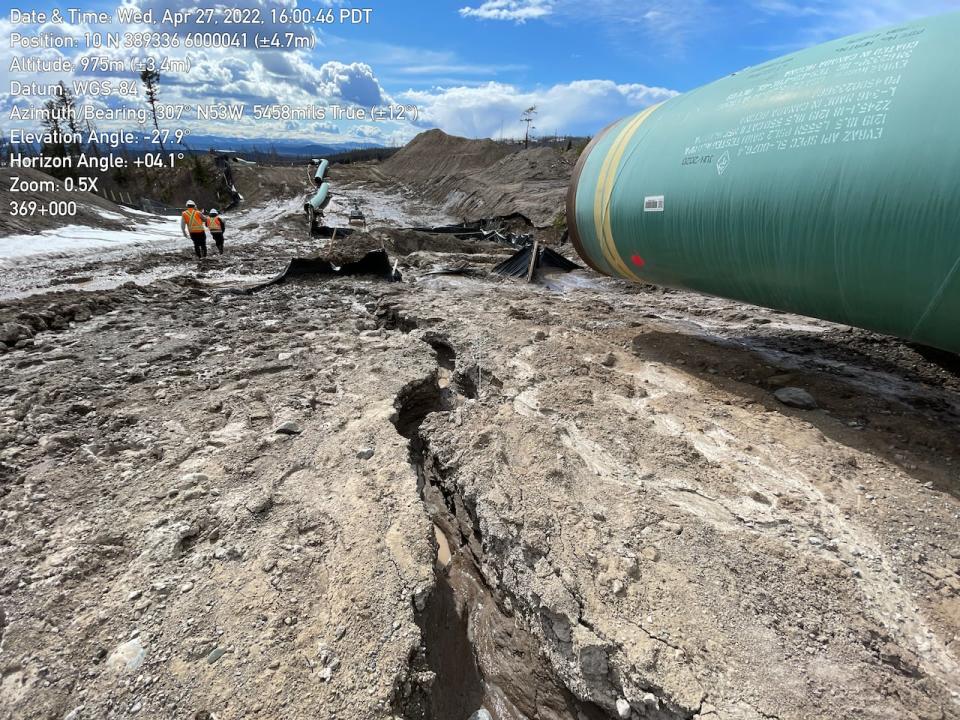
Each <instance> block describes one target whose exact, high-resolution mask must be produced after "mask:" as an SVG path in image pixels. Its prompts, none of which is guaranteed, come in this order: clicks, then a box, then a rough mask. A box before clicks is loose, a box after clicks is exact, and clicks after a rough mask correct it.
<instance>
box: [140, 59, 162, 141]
mask: <svg viewBox="0 0 960 720" xmlns="http://www.w3.org/2000/svg"><path fill="white" fill-rule="evenodd" d="M140 82H142V83H143V91H144V95H145V96H146V99H147V105H149V106H150V114H151V115H152V116H153V127H154V128H155V129H156V131H157V141H158V142H159V143H160V150H161V151H162V152H164V153H166V152H167V150H166V148H165V147H164V146H163V135H162V133H161V132H160V124H159V123H158V122H157V100H158V99H159V97H160V71H159V70H157V69H156V68H152V67H151V68H144V70H143V71H142V72H141V73H140Z"/></svg>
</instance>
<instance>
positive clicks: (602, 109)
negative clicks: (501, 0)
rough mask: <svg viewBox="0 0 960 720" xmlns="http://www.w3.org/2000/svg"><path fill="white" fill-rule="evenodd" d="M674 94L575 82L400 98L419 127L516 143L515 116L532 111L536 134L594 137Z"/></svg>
mask: <svg viewBox="0 0 960 720" xmlns="http://www.w3.org/2000/svg"><path fill="white" fill-rule="evenodd" d="M676 94H677V93H676V92H675V91H673V90H669V89H667V88H661V87H650V86H647V85H640V84H617V83H615V82H613V81H611V80H578V81H575V82H571V83H564V84H559V85H554V86H552V87H549V88H545V89H537V90H529V91H524V90H520V89H519V88H517V87H515V86H513V85H507V84H503V83H495V82H490V83H486V84H485V85H481V86H479V87H466V86H460V87H450V88H436V89H433V90H426V91H422V90H419V91H415V90H410V91H407V92H406V93H403V94H402V96H401V97H402V98H403V99H404V100H406V101H409V102H412V103H415V104H416V105H417V107H418V108H419V111H420V124H421V125H423V126H429V127H433V126H436V127H439V128H441V129H442V130H444V131H446V132H449V133H452V134H454V135H465V136H467V137H519V136H520V135H522V131H523V128H522V125H521V123H520V113H521V112H523V110H524V109H526V108H528V107H530V106H531V105H536V106H537V115H536V119H535V121H534V125H535V126H536V127H537V128H538V129H537V130H535V131H534V132H535V134H541V135H548V134H553V133H554V132H555V131H556V132H559V133H561V134H593V133H595V132H596V131H597V130H598V129H599V128H601V127H603V126H604V125H606V124H607V123H609V122H612V121H613V120H616V119H617V118H620V117H623V116H625V115H629V114H630V113H632V112H636V111H637V110H639V109H641V108H644V107H646V106H648V105H651V104H653V103H655V102H660V101H662V100H666V99H667V98H670V97H673V96H674V95H676Z"/></svg>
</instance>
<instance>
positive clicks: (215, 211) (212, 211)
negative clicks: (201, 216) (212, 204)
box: [207, 208, 220, 215]
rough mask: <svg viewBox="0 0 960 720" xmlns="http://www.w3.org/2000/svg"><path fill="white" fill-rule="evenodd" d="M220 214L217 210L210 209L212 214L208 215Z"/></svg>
mask: <svg viewBox="0 0 960 720" xmlns="http://www.w3.org/2000/svg"><path fill="white" fill-rule="evenodd" d="M219 214H220V213H218V212H217V209H216V208H210V212H208V213H207V215H219Z"/></svg>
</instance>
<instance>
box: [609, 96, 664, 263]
mask: <svg viewBox="0 0 960 720" xmlns="http://www.w3.org/2000/svg"><path fill="white" fill-rule="evenodd" d="M660 104H661V103H657V104H656V105H651V106H650V107H648V108H647V109H646V110H643V111H642V112H640V113H639V114H638V115H637V116H636V117H634V118H633V120H631V121H630V122H629V123H627V124H626V125H625V126H624V127H623V128H622V129H621V130H620V132H619V133H617V136H616V138H615V139H614V141H613V144H612V145H611V146H610V149H609V150H608V151H607V154H606V156H605V157H604V159H603V165H602V166H601V168H600V175H599V179H598V180H597V191H596V194H595V196H594V202H593V222H594V226H595V228H596V233H597V240H598V241H599V244H600V251H601V252H602V253H603V257H604V259H605V260H606V261H607V265H608V266H609V267H611V268H613V269H614V270H615V271H617V272H618V273H619V274H620V276H621V277H624V278H628V279H629V278H635V279H637V280H641V279H642V278H640V276H639V275H637V274H636V273H635V272H634V271H633V268H631V267H630V266H629V265H627V264H626V263H625V262H624V261H623V258H621V257H620V254H619V253H618V252H617V248H616V244H615V243H614V240H613V229H612V228H611V225H610V212H609V211H610V200H611V196H612V195H613V187H614V180H616V174H617V170H618V169H619V167H620V161H621V160H622V159H623V154H624V152H626V150H627V146H628V145H629V144H630V140H631V139H632V138H633V136H634V134H636V132H637V130H638V129H639V128H640V126H641V125H643V123H644V121H645V120H646V119H647V118H648V117H650V114H651V113H652V112H653V111H654V110H656V109H657V108H658V107H660Z"/></svg>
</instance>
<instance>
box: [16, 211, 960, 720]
mask: <svg viewBox="0 0 960 720" xmlns="http://www.w3.org/2000/svg"><path fill="white" fill-rule="evenodd" d="M251 222H253V221H251ZM256 227H259V222H258V225H257V226H255V227H252V228H250V229H249V230H250V231H253V230H254V229H255V228H256ZM271 232H272V233H273V234H274V235H279V237H281V238H286V239H287V240H288V241H289V243H297V245H296V247H305V246H306V244H307V241H305V240H303V239H302V238H300V239H297V238H296V235H295V233H296V232H298V229H297V227H296V225H295V223H294V221H293V220H291V221H290V224H289V227H287V226H286V225H283V224H282V223H281V225H280V226H278V227H277V228H271ZM287 234H289V237H288V236H287ZM383 237H385V238H386V239H387V240H389V239H390V234H389V233H388V234H386V235H384V236H383ZM470 242H471V241H464V242H463V243H462V247H457V245H456V244H455V243H454V242H453V241H450V240H449V239H447V240H445V245H444V250H445V252H444V253H431V252H430V251H426V252H424V251H423V250H418V252H416V253H415V254H412V255H409V256H404V257H401V270H402V271H403V273H404V282H402V283H388V282H385V281H382V280H379V279H374V278H362V277H361V278H353V279H302V280H297V281H291V282H287V283H285V284H282V285H277V286H274V287H271V288H267V289H265V290H262V291H260V292H257V293H254V294H249V295H243V294H234V293H232V292H225V291H223V290H221V289H218V288H219V287H222V286H224V285H236V284H237V283H238V282H239V280H240V279H241V278H240V276H241V275H243V276H249V277H265V276H267V275H269V274H271V273H273V272H274V271H275V270H276V269H277V266H278V265H280V264H281V261H282V258H283V257H284V256H285V251H286V250H287V249H288V248H289V247H291V245H290V244H288V243H286V242H281V243H275V244H269V243H268V244H263V243H260V244H256V245H253V244H251V245H249V246H244V245H243V244H242V243H240V244H239V245H238V246H237V247H236V248H235V250H234V252H235V254H234V255H233V256H230V257H229V258H227V256H225V260H223V261H222V262H225V263H227V262H228V263H233V264H235V265H236V266H237V267H242V272H240V271H237V272H231V273H219V274H218V270H217V266H216V265H212V266H211V267H212V269H211V270H207V271H203V272H200V273H198V272H196V271H195V270H193V269H191V270H190V271H189V272H184V273H181V274H180V275H178V276H177V275H175V276H173V277H167V278H162V279H158V280H156V281H154V282H152V283H149V284H145V285H143V286H139V287H138V286H134V285H123V286H120V287H115V288H107V289H103V290H99V291H98V292H96V293H82V292H79V291H77V290H76V289H72V290H70V291H68V292H66V293H63V294H59V295H58V294H56V293H55V292H52V291H51V292H48V293H38V294H34V295H31V296H29V297H26V298H21V299H16V300H8V301H6V302H4V303H3V304H2V306H0V324H4V323H14V324H16V325H19V326H21V327H20V328H19V329H15V328H11V326H10V325H4V331H5V333H6V335H5V337H6V339H7V340H12V339H14V336H17V335H21V336H23V337H22V338H21V339H20V340H19V345H20V347H19V348H12V347H11V348H10V349H7V350H6V351H5V352H4V353H3V354H2V355H0V397H2V400H3V402H2V411H0V448H2V449H0V462H2V465H0V537H2V544H0V717H4V718H11V719H12V718H25V717H30V718H64V717H69V718H71V720H82V719H84V718H121V717H148V718H197V719H201V718H211V717H216V718H219V719H220V720H227V719H232V718H375V717H384V718H386V717H391V716H393V717H404V718H411V719H413V718H437V719H440V718H444V719H448V718H453V719H456V720H466V718H467V717H468V716H469V715H471V713H473V712H474V711H476V710H478V709H479V708H480V707H481V706H483V707H484V708H485V709H486V710H487V711H489V712H490V713H491V716H492V717H494V718H496V719H497V720H506V719H508V718H523V717H526V718H544V719H546V718H577V719H579V718H602V717H614V718H616V717H621V718H628V717H633V718H651V719H658V720H660V719H664V718H671V719H672V718H700V719H701V720H707V719H708V718H709V719H710V720H721V719H722V720H726V719H736V720H740V719H743V720H759V719H761V718H780V719H781V720H788V719H789V720H801V719H804V720H805V719H808V718H823V719H827V718H830V719H836V718H851V719H852V718H858V719H860V720H862V719H864V718H871V719H873V718H875V719H876V720H880V719H883V720H890V719H892V718H905V719H907V718H909V719H919V718H922V719H923V720H936V719H941V718H958V717H960V704H958V702H960V701H958V697H960V696H958V693H960V666H958V656H960V635H958V633H960V574H958V573H960V501H958V498H960V481H958V473H957V463H958V458H957V448H958V447H960V432H958V428H960V424H958V420H960V396H958V394H957V391H958V387H960V383H958V380H957V378H956V376H954V375H951V374H950V373H949V372H947V371H945V370H943V369H942V368H940V367H939V366H937V365H935V364H932V363H930V362H929V361H927V360H925V359H924V358H922V357H921V356H920V355H918V354H916V352H914V351H913V350H911V349H910V348H907V347H905V346H904V345H902V344H901V343H899V342H897V341H894V340H891V339H888V338H882V337H878V336H875V335H872V334H869V333H865V332H862V331H858V330H852V329H849V328H844V327H839V326H835V325H830V324H827V323H821V322H818V321H812V320H808V319H804V318H798V317H794V316H789V315H785V314H781V313H775V312H771V311H766V310H762V309H757V308H752V307H746V306H743V305H738V304H735V303H730V302H726V301H720V300H716V299H710V298H701V297H695V296H691V295H687V294H683V293H674V292H662V291H658V290H655V289H650V288H639V287H636V286H628V285H626V284H622V283H619V282H616V281H610V280H606V279H603V278H599V277H597V276H596V275H593V274H592V273H589V272H586V271H583V272H577V273H574V274H572V275H570V276H564V277H562V278H555V279H554V280H553V281H551V282H550V283H549V287H543V286H527V285H523V284H518V283H513V282H505V281H501V280H497V279H492V278H489V277H486V276H481V277H476V278H471V277H462V276H443V275H441V276H436V275H427V274H426V271H427V270H428V269H429V268H430V267H431V266H432V265H435V264H444V263H449V262H452V261H453V260H456V261H457V262H460V261H463V260H467V261H469V262H470V263H471V264H472V265H474V266H475V267H477V268H480V269H483V268H489V267H490V266H491V265H492V263H493V262H495V261H496V259H497V257H498V253H497V252H496V250H495V249H494V251H490V252H488V251H487V250H488V249H487V248H484V252H480V253H478V252H475V250H476V248H474V247H471V246H469V243H470ZM408 249H409V248H408ZM181 255H182V253H181V254H180V255H169V254H163V255H156V256H150V255H144V256H141V258H140V260H141V261H142V262H145V263H148V264H149V263H151V262H156V263H158V264H161V265H164V266H167V265H169V264H171V263H173V262H175V261H182V258H181ZM499 256H500V257H502V253H500V255H499ZM178 258H181V259H180V260H178ZM118 262H119V261H118ZM213 262H214V263H215V262H221V261H213ZM94 269H96V268H94ZM24 328H27V329H29V333H27V332H26V331H25V329H24ZM27 335H32V336H33V337H27ZM0 339H3V338H0ZM11 344H14V343H13V342H11ZM4 347H6V346H4ZM783 388H798V389H802V390H805V391H807V392H808V393H809V395H810V396H811V397H812V400H813V401H814V403H815V405H816V407H814V406H813V405H808V407H809V408H811V409H801V408H798V407H790V406H787V405H785V404H784V403H783V402H781V401H780V400H778V399H777V397H776V395H775V393H776V392H777V391H778V390H781V389H783ZM780 395H781V397H784V398H785V399H787V400H788V401H790V402H794V403H795V404H801V405H803V404H804V402H806V401H807V400H806V398H804V397H803V396H802V394H799V395H798V394H797V393H796V392H795V391H791V392H788V393H786V394H784V393H780ZM791 398H792V399H791Z"/></svg>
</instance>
